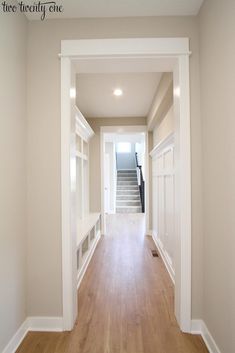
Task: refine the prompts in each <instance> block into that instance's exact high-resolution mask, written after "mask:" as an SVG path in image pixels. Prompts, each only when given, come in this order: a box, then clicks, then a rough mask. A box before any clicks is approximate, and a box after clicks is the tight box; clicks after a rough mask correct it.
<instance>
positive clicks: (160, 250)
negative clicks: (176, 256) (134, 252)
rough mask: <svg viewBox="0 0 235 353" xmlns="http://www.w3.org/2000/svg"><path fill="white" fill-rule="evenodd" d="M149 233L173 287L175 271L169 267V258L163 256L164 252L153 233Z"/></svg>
mask: <svg viewBox="0 0 235 353" xmlns="http://www.w3.org/2000/svg"><path fill="white" fill-rule="evenodd" d="M150 233H151V236H152V238H153V241H154V243H155V245H156V247H157V249H158V251H159V253H160V255H161V258H162V260H163V262H164V264H165V267H166V269H167V272H168V273H169V275H170V278H171V280H172V282H173V284H174V285H175V271H174V269H173V268H172V266H171V264H170V262H169V260H168V258H169V257H168V256H167V255H166V254H165V252H164V250H163V249H162V246H161V244H160V243H159V241H158V239H157V237H156V236H155V234H154V231H150Z"/></svg>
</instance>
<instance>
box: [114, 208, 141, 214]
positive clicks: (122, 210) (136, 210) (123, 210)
mask: <svg viewBox="0 0 235 353" xmlns="http://www.w3.org/2000/svg"><path fill="white" fill-rule="evenodd" d="M116 213H142V210H141V208H140V207H136V208H128V207H126V208H119V207H117V208H116Z"/></svg>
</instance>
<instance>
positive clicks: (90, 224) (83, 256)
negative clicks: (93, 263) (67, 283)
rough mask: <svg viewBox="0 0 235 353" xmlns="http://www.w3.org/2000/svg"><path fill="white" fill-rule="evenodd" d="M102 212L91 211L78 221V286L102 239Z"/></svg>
mask: <svg viewBox="0 0 235 353" xmlns="http://www.w3.org/2000/svg"><path fill="white" fill-rule="evenodd" d="M100 225H101V221H100V213H89V214H87V215H86V216H85V217H84V218H83V219H81V220H80V219H79V220H78V221H77V287H79V285H80V283H81V280H82V278H83V276H84V274H85V272H86V269H87V266H88V264H89V262H90V260H91V258H92V255H93V253H94V251H95V248H96V245H97V243H98V241H99V239H100V235H101V232H100Z"/></svg>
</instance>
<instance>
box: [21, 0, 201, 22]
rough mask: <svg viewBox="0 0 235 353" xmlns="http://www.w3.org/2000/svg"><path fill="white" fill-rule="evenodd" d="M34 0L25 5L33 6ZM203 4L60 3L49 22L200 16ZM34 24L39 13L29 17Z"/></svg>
mask: <svg viewBox="0 0 235 353" xmlns="http://www.w3.org/2000/svg"><path fill="white" fill-rule="evenodd" d="M33 3H34V1H33V0H25V1H24V4H26V5H32V4H33ZM202 3H203V0H57V1H56V4H57V5H61V4H62V5H63V12H62V13H47V15H46V18H58V19H59V18H84V17H142V16H189V15H197V13H198V11H199V9H200V7H201V5H202ZM27 17H28V18H29V19H30V20H39V19H40V14H39V13H36V12H35V13H28V14H27Z"/></svg>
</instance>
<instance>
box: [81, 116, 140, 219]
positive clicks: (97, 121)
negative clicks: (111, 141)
mask: <svg viewBox="0 0 235 353" xmlns="http://www.w3.org/2000/svg"><path fill="white" fill-rule="evenodd" d="M87 121H88V123H89V124H90V126H91V127H92V129H93V130H94V132H95V135H94V136H93V137H92V139H91V141H90V210H91V212H101V171H100V127H101V126H124V125H125V126H131V125H146V119H145V118H90V119H87Z"/></svg>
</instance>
